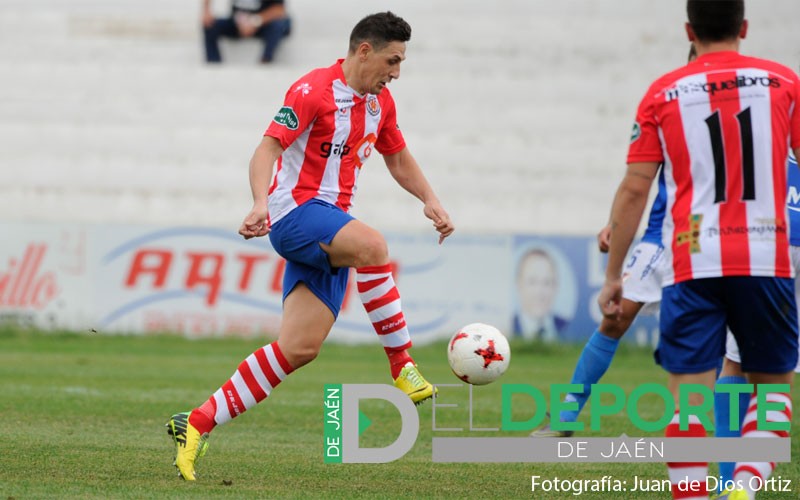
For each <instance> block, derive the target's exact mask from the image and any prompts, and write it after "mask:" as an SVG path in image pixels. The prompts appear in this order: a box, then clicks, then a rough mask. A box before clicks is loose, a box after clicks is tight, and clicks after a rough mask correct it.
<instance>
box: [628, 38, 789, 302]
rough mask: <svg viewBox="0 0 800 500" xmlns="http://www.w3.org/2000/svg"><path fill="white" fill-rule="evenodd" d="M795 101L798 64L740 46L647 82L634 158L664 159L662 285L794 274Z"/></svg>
mask: <svg viewBox="0 0 800 500" xmlns="http://www.w3.org/2000/svg"><path fill="white" fill-rule="evenodd" d="M798 103H800V80H798V77H797V75H796V74H795V73H794V72H793V71H792V70H791V69H789V68H787V67H785V66H782V65H780V64H777V63H774V62H771V61H767V60H763V59H757V58H753V57H746V56H743V55H741V54H739V53H737V52H733V51H730V52H729V51H726V52H714V53H709V54H705V55H703V56H701V57H699V58H698V59H697V60H695V61H694V62H692V63H689V64H688V65H686V66H684V67H682V68H679V69H677V70H675V71H672V72H671V73H668V74H666V75H664V76H662V77H661V78H659V79H658V80H656V81H655V83H653V85H651V86H650V89H649V90H648V91H647V94H646V95H645V97H644V98H643V99H642V102H641V103H640V105H639V109H638V112H637V116H636V123H635V124H634V128H633V134H632V136H631V145H630V149H629V151H628V163H635V162H653V161H655V162H663V164H664V174H665V179H666V189H667V214H666V217H665V219H664V228H663V242H664V247H665V249H666V250H667V251H668V253H667V256H668V258H667V259H666V261H667V263H668V267H669V268H668V269H666V271H665V275H664V283H663V285H664V286H667V285H671V284H673V283H678V282H681V281H685V280H690V279H698V278H710V277H719V276H776V277H791V276H792V275H793V271H792V266H791V262H790V259H789V238H788V234H787V233H788V231H787V223H786V174H787V170H786V159H787V156H788V148H789V146H790V145H791V147H792V148H797V147H800V109H798ZM670 262H671V266H669V263H670Z"/></svg>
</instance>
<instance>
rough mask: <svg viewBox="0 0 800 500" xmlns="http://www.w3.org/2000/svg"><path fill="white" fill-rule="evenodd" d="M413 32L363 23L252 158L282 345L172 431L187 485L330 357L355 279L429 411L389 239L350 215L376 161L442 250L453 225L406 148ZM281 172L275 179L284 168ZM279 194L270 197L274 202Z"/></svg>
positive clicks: (297, 86) (394, 359)
mask: <svg viewBox="0 0 800 500" xmlns="http://www.w3.org/2000/svg"><path fill="white" fill-rule="evenodd" d="M410 37H411V27H410V26H409V25H408V23H407V22H406V21H405V20H403V19H402V18H400V17H398V16H396V15H394V14H392V13H391V12H383V13H378V14H372V15H369V16H367V17H365V18H364V19H362V20H361V21H359V22H358V24H356V26H355V27H354V28H353V30H352V33H351V35H350V45H349V49H348V53H347V56H346V57H345V58H344V59H340V60H338V61H337V62H336V63H334V64H333V65H332V66H330V67H327V68H319V69H315V70H313V71H311V72H310V73H308V74H306V75H304V76H302V77H301V78H300V79H299V80H297V82H295V83H294V84H292V86H291V87H290V88H289V90H288V91H287V93H286V96H285V98H284V103H283V107H281V109H280V110H279V111H278V113H277V115H275V118H273V120H272V122H271V123H270V125H269V127H268V128H267V130H266V132H265V133H264V137H263V139H262V141H261V143H260V144H259V146H258V147H257V148H256V150H255V152H254V153H253V157H252V159H251V160H250V186H251V190H252V195H253V208H252V209H251V210H250V213H248V214H247V216H246V217H245V218H244V221H243V222H242V225H241V227H240V228H239V234H241V235H242V236H243V237H244V238H245V239H249V238H253V237H258V236H264V235H266V234H267V233H269V236H270V242H271V243H272V246H273V247H274V248H275V250H276V251H277V252H278V253H279V254H280V255H281V256H282V257H284V258H285V259H286V261H287V263H286V269H285V274H284V280H283V317H282V321H281V326H280V330H279V332H278V340H277V341H275V342H272V343H271V344H268V345H266V346H264V347H263V348H260V349H258V350H257V351H255V352H254V353H253V354H251V355H250V356H248V357H247V358H246V359H245V360H244V361H243V362H242V363H241V364H240V365H239V367H238V369H237V370H236V372H235V373H234V374H233V376H232V377H231V378H230V380H228V381H227V382H225V383H224V384H223V385H222V386H221V387H220V388H219V389H218V390H217V391H216V392H214V393H213V394H212V395H211V397H210V398H209V399H208V400H207V401H206V402H205V403H203V404H202V405H201V406H199V407H198V408H195V409H194V410H192V411H191V412H185V413H178V414H176V415H173V416H172V418H170V420H169V422H168V423H167V428H168V433H169V434H170V435H171V436H172V437H173V439H174V441H175V446H176V451H177V453H176V458H175V466H176V467H177V468H178V471H179V473H180V476H181V477H182V478H184V479H186V480H190V481H192V480H195V461H196V459H197V458H199V457H200V456H202V455H203V454H205V452H206V449H207V446H208V442H207V437H208V434H209V433H210V432H211V430H212V429H213V428H214V427H215V426H216V425H219V424H224V423H226V422H228V421H230V420H231V419H232V418H234V417H236V416H238V415H240V414H241V413H242V412H244V411H245V410H247V409H249V408H252V407H253V406H255V405H256V404H257V403H259V402H260V401H262V400H264V399H265V398H266V397H267V396H269V394H270V392H271V391H272V390H273V389H274V388H275V387H276V386H277V385H278V384H279V383H280V382H281V381H282V380H283V379H284V378H285V377H286V376H288V375H289V374H291V373H292V372H293V371H294V370H297V369H298V368H300V367H301V366H303V365H305V364H307V363H309V362H311V361H312V360H313V359H314V358H315V357H316V356H317V354H318V353H319V350H320V348H321V346H322V343H323V341H324V340H325V338H326V337H327V335H328V333H329V332H330V330H331V328H332V326H333V324H334V321H335V320H336V317H337V315H338V313H339V309H340V307H341V305H342V300H343V297H344V292H345V287H346V284H347V277H348V269H347V268H349V267H354V268H356V270H357V276H358V277H357V280H358V281H357V288H358V292H359V296H360V298H361V300H362V302H363V303H364V307H365V309H366V311H367V315H368V317H369V319H370V321H371V322H372V325H373V327H374V329H375V332H376V333H377V334H378V337H379V338H380V340H381V342H382V344H383V347H384V350H385V352H386V354H387V356H388V358H389V365H390V368H391V375H392V378H393V379H394V385H395V386H396V387H398V388H399V389H401V390H402V391H404V392H405V393H407V394H408V395H409V397H410V398H411V400H412V401H413V402H415V403H417V404H419V403H420V402H422V401H424V400H426V399H428V398H430V397H432V395H433V386H432V384H430V383H429V382H427V381H426V380H425V379H424V378H423V376H422V374H420V372H419V370H418V369H417V367H416V364H415V363H414V360H413V359H412V358H411V356H410V355H409V353H408V349H409V348H410V347H411V338H410V336H409V332H408V328H407V326H406V322H405V319H404V316H403V311H402V309H401V307H400V295H399V293H398V291H397V287H396V286H395V282H394V278H393V277H392V268H391V265H390V261H389V253H388V249H387V245H386V241H385V240H384V238H383V236H382V235H381V234H380V233H379V232H378V231H376V230H375V229H372V228H371V227H369V226H367V225H366V224H364V223H362V222H360V221H358V220H356V219H354V218H353V217H352V216H351V215H349V214H348V211H349V209H350V207H351V205H352V202H353V196H354V194H355V191H356V180H357V178H358V175H359V172H360V171H361V168H362V167H363V164H364V162H365V161H366V160H367V159H368V158H369V157H370V155H371V154H372V153H373V151H377V152H379V153H381V155H383V159H384V161H385V163H386V166H387V167H388V169H389V172H390V173H391V175H392V176H393V177H394V179H395V180H396V181H397V183H398V184H399V185H400V186H402V187H403V188H405V189H406V190H407V191H409V192H410V193H411V194H413V195H414V196H416V197H417V198H419V199H420V201H422V202H423V204H424V208H423V213H424V214H425V216H426V217H428V218H429V219H431V220H432V221H433V226H434V228H435V230H436V231H438V233H439V243H440V244H441V243H442V242H443V241H444V239H445V238H447V237H448V236H450V235H451V234H452V233H453V230H454V227H453V224H452V222H451V221H450V217H449V216H448V214H447V212H446V211H445V210H444V208H443V207H442V205H441V203H440V202H439V199H438V198H437V196H436V194H435V193H434V190H433V189H432V188H431V186H430V184H429V183H428V181H427V180H426V179H425V176H424V174H423V173H422V170H421V169H420V167H419V165H418V164H417V162H416V160H415V159H414V157H413V156H412V155H411V152H410V151H409V150H408V148H407V147H406V143H405V140H404V139H403V135H402V133H401V132H400V129H399V128H398V126H397V115H396V109H395V103H394V99H393V98H392V95H391V93H390V92H389V90H388V89H387V88H386V86H387V85H388V84H389V83H390V82H391V81H392V80H394V79H396V78H399V77H400V64H401V63H402V62H403V61H404V60H405V59H406V42H407V41H408V40H409V39H410ZM275 161H277V162H278V168H277V172H276V174H275V178H274V180H273V181H272V183H271V185H270V179H272V177H273V164H274V163H275ZM268 194H269V195H268Z"/></svg>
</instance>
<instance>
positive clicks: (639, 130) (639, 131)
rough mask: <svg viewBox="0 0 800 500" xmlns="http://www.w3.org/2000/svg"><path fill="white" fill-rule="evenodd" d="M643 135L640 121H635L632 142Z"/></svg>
mask: <svg viewBox="0 0 800 500" xmlns="http://www.w3.org/2000/svg"><path fill="white" fill-rule="evenodd" d="M641 135H642V127H641V126H640V125H639V122H633V130H631V144H633V143H634V142H636V139H638V138H639V137H641Z"/></svg>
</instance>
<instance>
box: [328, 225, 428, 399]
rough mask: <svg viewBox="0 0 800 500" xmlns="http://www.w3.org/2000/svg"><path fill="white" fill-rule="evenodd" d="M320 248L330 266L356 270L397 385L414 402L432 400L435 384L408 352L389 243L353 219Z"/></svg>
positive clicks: (409, 342) (369, 315) (371, 317)
mask: <svg viewBox="0 0 800 500" xmlns="http://www.w3.org/2000/svg"><path fill="white" fill-rule="evenodd" d="M321 246H322V248H323V250H325V252H327V254H328V255H329V257H330V261H331V265H333V266H335V267H355V268H356V272H357V280H358V283H357V286H358V295H359V298H360V299H361V302H362V304H363V305H364V309H365V310H366V312H367V316H368V317H369V320H370V322H371V323H372V327H373V329H374V330H375V333H376V334H377V335H378V338H379V339H380V341H381V343H382V344H383V349H384V351H385V352H386V355H387V357H388V358H389V366H390V370H391V375H392V378H393V379H394V380H395V385H396V386H397V387H398V388H400V389H401V390H403V391H404V392H405V393H406V394H408V395H409V396H410V397H411V399H412V400H413V401H414V402H415V403H420V402H422V401H424V400H426V399H428V398H430V397H431V396H432V395H433V390H434V389H433V385H432V384H430V383H429V382H427V381H426V380H425V379H424V378H423V377H422V375H421V374H420V373H419V370H418V369H417V367H416V363H414V360H413V358H412V357H411V355H410V354H409V352H408V349H409V348H410V347H411V336H410V335H409V331H408V327H407V325H406V320H405V316H404V315H403V310H402V307H401V301H400V293H399V291H398V289H397V285H396V284H395V281H394V276H393V275H392V265H391V263H390V261H389V250H388V247H387V245H386V240H385V239H384V238H383V236H382V235H381V234H380V233H379V232H378V231H376V230H375V229H372V228H371V227H369V226H367V225H366V224H364V223H363V222H360V221H358V220H353V221H351V222H349V223H348V224H347V225H346V226H344V227H343V228H342V229H341V230H339V232H337V233H336V236H335V237H334V238H333V240H332V241H331V242H330V244H328V245H325V244H322V245H321Z"/></svg>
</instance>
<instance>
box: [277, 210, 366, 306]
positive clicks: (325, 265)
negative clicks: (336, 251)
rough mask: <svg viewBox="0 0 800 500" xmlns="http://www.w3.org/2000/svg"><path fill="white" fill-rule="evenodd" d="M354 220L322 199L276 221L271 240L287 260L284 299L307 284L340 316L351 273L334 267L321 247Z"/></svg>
mask: <svg viewBox="0 0 800 500" xmlns="http://www.w3.org/2000/svg"><path fill="white" fill-rule="evenodd" d="M351 220H354V219H353V217H352V216H351V215H349V214H347V213H345V212H344V211H343V210H342V209H340V208H338V207H335V206H333V205H331V204H330V203H326V202H324V201H321V200H317V199H311V200H309V201H307V202H305V203H303V204H302V205H300V206H299V207H297V208H295V209H294V210H292V211H291V212H289V214H288V215H286V216H284V217H283V218H282V219H281V220H279V221H278V222H276V223H275V224H274V225H273V226H272V229H271V231H270V233H269V241H270V242H271V243H272V247H273V248H274V249H275V251H276V252H278V255H280V256H281V257H283V258H284V259H286V269H285V271H284V274H283V300H286V297H287V296H288V295H289V294H290V293H291V292H292V290H294V288H295V287H296V286H297V284H298V283H300V282H303V283H305V284H306V286H307V287H308V288H309V290H311V292H312V293H313V294H314V295H316V296H317V297H318V298H319V299H320V300H321V301H322V302H324V303H325V305H326V306H328V308H329V309H330V310H331V312H333V317H334V318H336V317H337V316H339V309H341V307H342V301H343V300H344V292H345V289H346V288H347V277H348V275H349V273H348V270H347V269H344V270H341V272H340V269H339V268H336V267H332V266H331V261H330V259H329V258H328V254H327V253H325V251H323V250H322V248H321V247H320V246H319V244H320V243H325V244H326V245H330V244H331V241H333V237H334V236H336V233H338V232H339V230H340V229H342V228H343V227H344V225H345V224H347V223H348V222H350V221H351Z"/></svg>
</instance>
